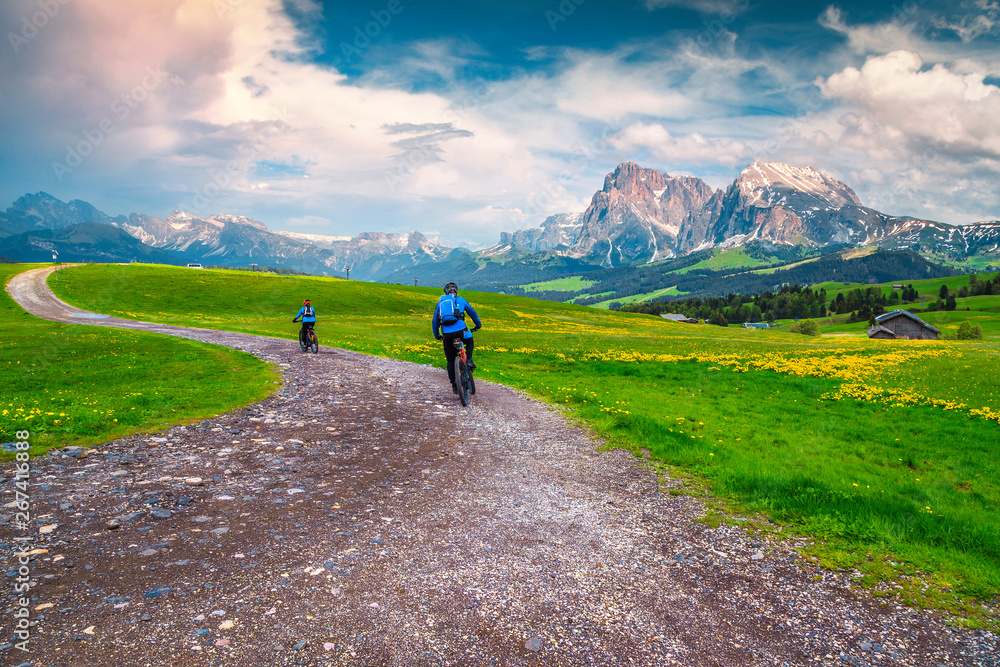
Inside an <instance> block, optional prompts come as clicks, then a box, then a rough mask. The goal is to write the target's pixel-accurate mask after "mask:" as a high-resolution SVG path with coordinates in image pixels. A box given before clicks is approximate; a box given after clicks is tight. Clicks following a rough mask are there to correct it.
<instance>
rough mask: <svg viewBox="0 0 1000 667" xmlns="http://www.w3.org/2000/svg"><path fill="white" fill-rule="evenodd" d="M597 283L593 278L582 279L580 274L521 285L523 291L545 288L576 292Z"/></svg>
mask: <svg viewBox="0 0 1000 667" xmlns="http://www.w3.org/2000/svg"><path fill="white" fill-rule="evenodd" d="M596 284H597V281H595V280H584V279H583V278H582V277H581V276H571V277H569V278H559V279H558V280H546V281H545V282H541V283H530V284H528V285H523V286H522V287H524V291H525V292H540V291H547V290H555V291H564V292H576V291H579V290H582V289H586V288H588V287H592V286H594V285H596Z"/></svg>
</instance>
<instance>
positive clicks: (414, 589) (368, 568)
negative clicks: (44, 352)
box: [0, 269, 1000, 667]
mask: <svg viewBox="0 0 1000 667" xmlns="http://www.w3.org/2000/svg"><path fill="white" fill-rule="evenodd" d="M49 271H51V269H45V270H39V271H35V272H27V273H25V274H21V275H19V276H17V277H15V279H14V280H13V281H11V284H10V285H9V286H8V291H9V292H11V294H12V295H13V296H14V298H15V299H17V300H18V301H19V302H20V303H21V304H22V305H24V306H25V307H26V308H27V309H29V310H30V311H31V312H33V313H35V314H37V315H40V316H42V317H47V318H49V319H54V320H58V321H63V322H75V323H88V324H95V325H101V326H121V327H127V328H132V329H144V330H149V331H157V332H161V333H169V334H171V335H177V336H182V337H186V338H193V339H196V340H201V341H206V342H211V343H217V344H220V345H227V346H229V347H234V348H237V349H240V350H245V351H247V352H250V353H252V354H255V355H257V356H259V357H261V358H262V359H265V360H267V361H270V362H273V363H275V364H276V365H278V366H279V367H280V368H281V371H282V373H283V376H284V382H283V385H282V387H281V389H280V390H279V391H278V392H277V393H275V394H274V395H273V396H272V397H270V398H268V399H266V400H264V401H262V402H260V403H257V404H254V405H251V406H248V407H246V408H244V409H241V410H236V411H234V412H231V413H228V414H225V415H220V416H218V417H216V418H213V419H208V420H205V421H203V422H200V423H198V424H195V425H191V426H186V427H185V426H177V427H174V428H171V429H169V430H168V431H166V432H161V433H156V434H153V435H138V436H132V437H128V438H123V439H121V440H116V441H114V442H110V443H107V444H106V445H102V446H99V447H95V448H93V449H92V450H89V451H86V450H73V449H71V448H67V449H66V450H62V453H56V452H51V453H50V455H49V456H46V457H44V458H42V459H36V460H34V461H33V463H32V465H33V469H32V473H31V482H32V505H33V514H34V515H35V516H36V517H38V518H37V519H36V524H35V525H34V526H33V533H34V535H35V538H34V541H33V543H32V548H33V549H35V550H38V551H37V553H36V555H35V556H34V557H33V561H32V565H31V568H32V578H33V583H34V587H33V588H32V590H31V596H32V608H33V610H34V611H33V612H32V614H33V616H32V620H33V622H34V623H35V625H34V626H33V628H32V638H31V640H30V643H29V646H30V649H31V653H30V654H28V655H27V656H25V655H23V654H21V652H20V651H17V650H15V649H13V648H12V646H11V645H10V644H9V643H8V644H4V645H3V646H2V647H0V661H3V662H4V663H5V664H19V663H21V662H23V661H25V660H28V661H29V664H31V665H60V666H69V665H87V666H102V665H108V666H119V665H137V666H138V665H150V666H157V667H159V666H161V665H175V666H178V667H179V666H186V665H213V664H214V665H241V666H242V665H816V664H836V665H852V666H858V665H885V666H889V665H928V666H937V665H949V666H952V665H969V666H972V665H979V666H984V667H985V666H991V667H993V666H995V665H997V664H998V663H997V659H998V655H1000V653H998V652H1000V643H998V640H997V639H998V638H997V636H996V635H995V634H992V633H988V632H974V631H967V630H961V629H957V628H954V627H951V626H948V625H946V624H945V623H944V621H943V620H942V619H941V618H940V617H939V616H938V615H936V614H934V613H930V612H925V611H918V610H913V609H909V608H906V607H901V606H898V605H896V604H894V603H892V602H889V603H887V604H886V603H880V602H879V601H877V600H873V599H870V598H868V597H866V596H864V595H861V594H858V593H857V592H856V591H855V590H854V589H852V588H851V586H850V584H849V581H848V580H847V578H846V577H845V576H842V575H840V574H837V573H831V572H829V571H820V570H816V569H811V568H807V567H804V566H803V565H801V564H800V563H799V562H798V559H797V554H796V551H795V548H794V545H790V544H787V543H785V544H779V543H772V542H766V541H762V542H756V541H754V539H755V538H752V537H750V536H748V535H747V534H746V533H745V531H743V530H742V529H741V528H739V527H733V526H727V525H722V526H720V527H718V528H709V527H707V526H706V525H704V524H702V523H698V522H695V521H694V519H696V518H698V517H701V516H703V515H704V508H703V506H702V505H701V504H700V502H699V501H698V500H696V499H694V498H692V497H689V496H684V495H679V496H672V495H670V494H667V493H665V492H664V491H663V490H661V487H663V486H664V484H661V483H658V482H657V480H656V477H655V475H654V474H653V473H651V472H650V471H649V470H648V469H646V468H645V467H644V466H643V465H642V464H641V462H639V461H637V460H636V459H635V458H634V457H632V456H631V455H629V454H627V453H625V452H622V451H611V452H603V451H599V449H598V445H599V443H597V442H596V441H595V440H594V439H593V437H592V436H591V435H590V434H588V433H587V432H586V431H584V430H581V429H580V428H578V427H576V426H573V425H571V424H569V423H567V422H566V421H565V420H564V419H563V418H562V417H561V416H560V415H559V414H558V413H557V412H555V411H553V410H551V409H550V408H547V407H546V406H545V405H543V404H542V403H539V402H538V401H535V400H533V399H530V398H527V397H525V396H524V395H523V394H520V393H518V392H516V391H514V390H511V389H508V388H506V387H503V386H500V385H495V384H491V383H488V382H483V381H480V382H478V383H477V385H478V389H479V392H478V393H477V394H476V397H475V402H474V404H473V406H472V407H471V408H468V409H467V408H461V407H460V406H459V404H458V401H457V400H456V398H455V397H454V396H453V395H452V393H451V391H450V386H449V384H448V382H447V378H446V376H445V374H444V371H443V370H439V369H435V368H431V367H429V366H417V365H414V364H410V363H405V362H400V361H393V360H388V359H380V358H375V357H369V356H365V355H361V354H356V353H353V352H347V351H344V350H335V349H331V348H327V347H323V348H321V350H320V354H318V355H312V354H302V353H300V352H299V350H298V347H297V345H296V343H294V342H293V341H287V340H279V339H273V338H263V337H255V336H249V335H245V334H236V333H228V332H223V331H209V330H203V329H184V328H178V327H168V326H164V325H155V324H148V323H139V322H131V321H123V320H115V319H114V318H106V319H92V318H89V317H86V315H85V313H84V311H79V310H77V309H73V308H71V307H69V306H66V305H65V304H63V303H62V302H59V301H58V300H57V299H55V297H54V296H53V295H52V294H51V292H50V291H49V290H48V288H47V287H46V286H45V282H44V281H45V277H46V276H47V275H48V272H49ZM330 326H333V325H332V324H331V325H330ZM483 363H489V362H488V360H483ZM0 476H2V484H0V488H2V490H3V495H2V496H0V498H2V500H3V502H4V503H5V504H6V503H8V502H10V500H12V499H13V489H14V487H13V481H12V479H11V477H12V474H11V471H10V470H9V468H8V469H5V470H2V472H0ZM672 484H673V482H667V483H666V486H670V485H672ZM0 511H2V512H3V513H8V512H12V510H10V509H4V510H0ZM6 518H7V519H9V518H11V517H6ZM15 534H19V533H15V531H14V529H13V527H12V526H11V525H9V524H6V525H0V541H2V542H3V543H4V546H5V548H7V549H8V551H10V550H12V548H13V542H12V538H13V537H14V536H15ZM8 562H10V561H8ZM7 574H8V576H10V572H8V573H7ZM11 590H12V586H11V587H8V601H9V604H8V606H7V608H6V610H5V612H4V620H3V622H2V623H3V625H2V626H0V627H4V628H7V627H10V625H9V624H10V622H11V620H12V613H13V606H12V604H10V603H11V602H12V600H13V596H12V595H11V594H10V591H11ZM9 637H10V632H9V631H5V633H4V635H3V636H0V641H4V640H6V639H7V638H9Z"/></svg>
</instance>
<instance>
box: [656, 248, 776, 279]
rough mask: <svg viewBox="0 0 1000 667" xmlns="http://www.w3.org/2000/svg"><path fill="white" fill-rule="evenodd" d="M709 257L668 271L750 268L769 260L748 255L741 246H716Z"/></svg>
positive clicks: (684, 271) (683, 271) (685, 271)
mask: <svg viewBox="0 0 1000 667" xmlns="http://www.w3.org/2000/svg"><path fill="white" fill-rule="evenodd" d="M714 252H715V254H714V255H713V256H712V258H711V259H706V260H703V261H701V262H698V263H697V264H692V265H691V266H686V267H684V268H683V269H677V270H676V271H671V272H670V273H677V274H683V273H687V272H689V271H693V270H694V269H710V270H712V271H722V270H725V269H739V268H743V267H747V268H752V267H755V266H760V265H761V264H768V263H770V261H762V260H759V259H755V258H753V257H751V256H750V255H748V254H747V253H746V251H745V250H744V249H743V248H716V249H715V250H714Z"/></svg>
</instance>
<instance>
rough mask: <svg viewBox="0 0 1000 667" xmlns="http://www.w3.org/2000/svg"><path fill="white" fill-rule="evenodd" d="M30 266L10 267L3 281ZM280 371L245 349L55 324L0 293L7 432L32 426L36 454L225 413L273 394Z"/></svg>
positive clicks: (1, 274) (2, 418)
mask: <svg viewBox="0 0 1000 667" xmlns="http://www.w3.org/2000/svg"><path fill="white" fill-rule="evenodd" d="M29 268H34V267H31V266H28V265H24V264H0V282H2V283H3V284H6V283H7V281H8V280H10V278H11V277H12V276H13V275H14V274H15V273H19V272H21V271H24V270H27V269H29ZM60 274H62V275H65V273H63V272H62V271H60ZM278 378H279V376H278V375H277V374H276V373H274V372H273V371H271V370H270V369H269V367H268V365H267V364H265V363H263V362H262V361H260V360H259V359H258V358H257V357H254V356H252V355H249V354H245V353H243V352H237V351H235V350H229V349H227V348H220V347H217V346H214V345H206V344H203V343H197V342H194V341H187V340H183V339H180V338H174V337H172V336H160V335H156V334H149V333H143V332H137V331H125V330H122V329H105V328H103V327H93V326H86V325H82V324H81V325H74V324H59V323H56V322H49V321H47V320H42V319H39V318H37V317H35V316H33V315H29V314H28V313H26V312H25V311H24V310H23V309H22V308H21V307H20V306H18V305H17V304H16V303H14V301H13V299H11V298H10V295H9V294H7V292H2V293H0V385H2V386H3V388H4V389H3V395H2V397H0V437H2V438H3V441H4V442H8V441H11V440H14V434H15V432H16V431H19V430H28V431H29V432H30V433H31V438H30V442H31V444H32V448H31V450H30V453H31V454H41V453H43V452H45V451H46V450H47V449H49V448H51V447H61V446H64V445H93V444H97V443H102V442H107V441H108V440H111V439H114V438H117V437H121V436H124V435H128V434H131V433H135V432H137V431H155V430H159V429H162V428H163V427H165V426H167V425H170V424H177V423H181V422H187V421H191V420H193V419H197V418H199V417H208V416H211V415H215V414H218V413H220V412H224V411H226V410H230V409H232V408H234V407H237V406H240V405H245V404H246V403H248V402H252V401H256V400H260V399H262V398H264V397H265V396H267V395H268V394H269V393H271V391H273V390H274V388H275V384H274V383H275V381H276V380H277V379H278ZM11 456H12V455H11V454H9V453H8V454H6V455H5V458H8V459H9V458H10V457H11Z"/></svg>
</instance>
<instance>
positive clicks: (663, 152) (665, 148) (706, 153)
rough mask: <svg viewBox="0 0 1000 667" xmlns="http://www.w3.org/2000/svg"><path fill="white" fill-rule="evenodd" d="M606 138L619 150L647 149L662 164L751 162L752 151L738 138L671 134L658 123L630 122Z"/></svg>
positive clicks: (741, 165) (736, 163) (737, 164)
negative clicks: (722, 138) (724, 138)
mask: <svg viewBox="0 0 1000 667" xmlns="http://www.w3.org/2000/svg"><path fill="white" fill-rule="evenodd" d="M608 141H609V142H610V143H611V145H613V146H614V147H615V148H616V149H618V150H619V151H622V152H623V153H634V152H636V151H639V150H645V151H648V152H649V154H650V155H652V156H653V157H654V158H656V159H657V160H661V161H663V163H664V164H665V165H670V164H677V163H691V164H718V165H723V166H726V167H743V166H746V164H747V163H748V162H750V161H751V159H752V155H753V152H754V151H753V149H752V148H751V147H750V146H749V145H747V144H746V142H744V141H741V140H729V141H724V140H720V139H709V138H706V137H704V136H702V135H701V134H700V133H698V132H692V133H691V134H687V135H684V136H679V137H678V136H673V135H671V134H670V132H668V131H667V129H666V128H665V127H663V125H660V124H659V123H655V124H651V125H647V124H645V123H633V124H632V125H629V126H628V127H626V128H625V129H623V130H622V131H621V132H618V133H617V134H615V135H613V136H611V137H609V138H608Z"/></svg>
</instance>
